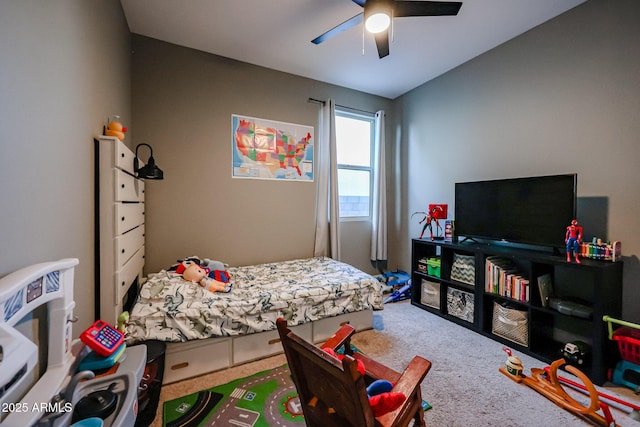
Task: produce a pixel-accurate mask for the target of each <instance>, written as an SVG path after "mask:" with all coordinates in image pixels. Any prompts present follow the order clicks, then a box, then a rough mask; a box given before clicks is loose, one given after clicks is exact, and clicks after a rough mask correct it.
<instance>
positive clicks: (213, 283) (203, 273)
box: [176, 263, 231, 292]
mask: <svg viewBox="0 0 640 427" xmlns="http://www.w3.org/2000/svg"><path fill="white" fill-rule="evenodd" d="M183 265H184V263H182V264H181V266H183ZM176 273H178V274H182V278H183V279H184V280H187V281H189V282H193V283H198V284H199V285H200V286H202V287H203V288H205V289H206V290H208V291H211V292H229V291H231V284H229V283H224V282H220V281H218V280H215V279H211V278H210V277H209V276H207V270H206V269H204V268H202V267H201V266H199V265H198V264H196V263H190V264H188V265H186V266H184V269H183V268H180V266H179V267H178V268H177V269H176Z"/></svg>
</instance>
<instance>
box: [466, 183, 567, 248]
mask: <svg viewBox="0 0 640 427" xmlns="http://www.w3.org/2000/svg"><path fill="white" fill-rule="evenodd" d="M576 184H577V175H576V174H567V175H550V176H538V177H527V178H512V179H499V180H492V181H476V182H459V183H456V185H455V234H456V236H459V237H465V238H479V239H486V240H494V241H496V240H497V241H506V242H511V243H522V244H528V245H536V246H548V247H564V246H565V243H564V237H565V232H566V228H567V226H568V225H569V224H570V223H571V220H573V219H574V218H575V217H576Z"/></svg>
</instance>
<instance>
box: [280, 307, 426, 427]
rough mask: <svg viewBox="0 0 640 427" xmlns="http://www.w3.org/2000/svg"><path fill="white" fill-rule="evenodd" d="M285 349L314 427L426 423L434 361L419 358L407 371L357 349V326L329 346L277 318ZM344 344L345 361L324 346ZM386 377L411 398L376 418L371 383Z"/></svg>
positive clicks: (346, 329) (345, 329)
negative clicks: (423, 388) (426, 383)
mask: <svg viewBox="0 0 640 427" xmlns="http://www.w3.org/2000/svg"><path fill="white" fill-rule="evenodd" d="M277 326H278V332H279V334H280V339H281V341H282V347H283V348H284V352H285V354H286V356H287V362H288V363H289V369H290V371H291V377H292V379H293V382H294V384H295V386H296V388H297V390H298V395H299V397H300V404H301V406H302V409H303V412H304V417H305V422H306V424H307V426H309V427H345V426H354V427H373V426H378V427H381V426H389V427H391V426H406V425H408V424H409V422H410V421H411V420H412V419H413V420H415V423H414V425H415V426H422V427H425V422H424V417H423V415H424V413H423V408H422V393H421V392H420V383H422V380H423V379H424V377H425V376H426V375H427V372H429V369H431V362H430V361H428V360H426V359H423V358H422V357H419V356H416V357H414V358H413V360H411V362H410V363H409V366H408V367H407V368H406V369H405V370H404V372H403V373H402V374H400V373H398V372H396V371H394V370H393V369H390V368H388V367H386V366H384V365H382V364H380V363H378V362H376V361H374V360H372V359H370V358H368V357H367V356H365V355H363V354H362V353H359V352H356V353H354V352H353V351H352V350H351V342H350V341H351V335H353V333H354V332H355V329H354V328H353V327H352V326H350V325H344V326H342V327H341V328H340V329H339V330H338V331H337V332H336V333H335V335H333V336H332V337H331V338H329V339H328V340H327V341H326V342H325V343H324V344H322V345H320V346H315V345H313V344H311V343H309V342H307V341H306V340H304V339H302V338H300V337H299V336H297V335H296V334H295V333H293V332H292V331H291V330H290V329H289V328H288V327H287V322H286V321H285V320H284V319H278V321H277ZM327 347H329V348H332V349H334V350H337V349H339V348H340V347H343V348H344V352H345V357H344V358H343V360H342V361H340V360H338V359H337V358H336V357H334V356H332V355H330V354H328V353H327V352H325V351H324V350H322V349H323V348H327ZM356 359H359V360H361V361H362V362H363V363H364V366H365V370H366V373H365V375H364V377H363V376H362V375H361V374H360V373H359V372H358V368H357V362H356ZM376 379H386V380H388V381H390V382H391V383H393V384H394V387H393V390H392V391H394V392H402V393H404V394H405V396H407V399H406V400H405V401H404V404H403V405H402V406H401V407H400V408H398V409H396V410H395V411H393V412H389V413H387V414H384V415H382V416H379V417H377V418H376V417H374V415H373V412H372V410H371V406H370V405H369V399H368V396H367V392H366V387H367V385H368V384H370V383H371V382H373V381H374V380H376Z"/></svg>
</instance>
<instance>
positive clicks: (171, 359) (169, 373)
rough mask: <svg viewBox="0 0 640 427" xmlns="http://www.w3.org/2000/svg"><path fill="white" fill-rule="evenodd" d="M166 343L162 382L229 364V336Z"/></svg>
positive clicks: (210, 370) (202, 372) (169, 381)
mask: <svg viewBox="0 0 640 427" xmlns="http://www.w3.org/2000/svg"><path fill="white" fill-rule="evenodd" d="M168 344H169V345H167V353H166V359H165V365H164V366H165V368H164V377H163V379H162V384H169V383H172V382H176V381H181V380H184V379H187V378H191V377H195V376H198V375H202V374H204V373H207V372H213V371H218V370H220V369H224V368H228V367H229V366H231V338H211V339H207V340H202V341H188V342H180V343H168Z"/></svg>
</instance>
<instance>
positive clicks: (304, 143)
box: [231, 114, 314, 182]
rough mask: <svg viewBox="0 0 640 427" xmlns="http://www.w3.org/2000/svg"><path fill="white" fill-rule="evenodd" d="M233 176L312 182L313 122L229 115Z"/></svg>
mask: <svg viewBox="0 0 640 427" xmlns="http://www.w3.org/2000/svg"><path fill="white" fill-rule="evenodd" d="M231 135H232V141H231V143H232V150H231V151H232V153H233V165H232V166H233V167H232V176H233V177H234V178H254V179H279V180H293V181H307V182H313V144H314V140H313V126H305V125H297V124H293V123H284V122H277V121H274V120H267V119H258V118H255V117H246V116H239V115H235V114H232V115H231Z"/></svg>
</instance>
